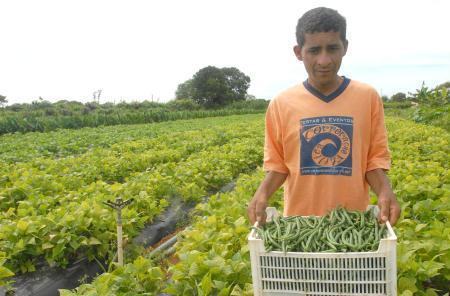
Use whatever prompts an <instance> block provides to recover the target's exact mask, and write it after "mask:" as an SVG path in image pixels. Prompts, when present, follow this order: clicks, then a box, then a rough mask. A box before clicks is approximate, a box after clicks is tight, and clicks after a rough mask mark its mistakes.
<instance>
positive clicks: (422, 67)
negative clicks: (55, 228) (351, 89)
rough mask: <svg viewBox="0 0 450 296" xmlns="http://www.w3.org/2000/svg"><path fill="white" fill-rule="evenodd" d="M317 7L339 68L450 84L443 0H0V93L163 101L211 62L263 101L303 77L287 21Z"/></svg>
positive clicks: (449, 6) (405, 83)
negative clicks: (330, 21)
mask: <svg viewBox="0 0 450 296" xmlns="http://www.w3.org/2000/svg"><path fill="white" fill-rule="evenodd" d="M317 6H327V7H331V8H334V9H337V10H338V11H339V12H340V13H341V14H342V15H343V16H344V17H345V18H346V19H347V38H348V40H349V49H348V52H347V55H346V56H345V57H344V60H343V64H342V67H341V70H340V74H341V75H345V76H347V77H349V78H352V79H356V80H360V81H364V82H367V83H369V84H371V85H373V86H374V87H375V88H376V89H377V90H378V91H379V92H380V93H381V94H385V95H392V94H393V93H395V92H398V91H403V92H408V91H411V92H412V91H414V90H415V89H416V88H419V87H420V85H421V83H422V81H425V83H426V84H427V85H428V86H435V85H437V84H439V83H442V82H445V81H448V80H450V38H449V32H450V25H449V20H448V18H449V11H450V1H444V0H442V1H437V0H429V1H392V0H388V1H385V0H377V1H306V0H296V1H261V0H260V1H256V0H255V1H253V0H252V1H248V0H247V1H245V0H227V1H212V0H210V1H193V0H190V1H189V0H187V1H181V0H180V1H170V0H165V1H162V0H161V1H150V0H148V1H132V0H129V1H111V0H109V1H96V0H88V1H84V0H83V1H80V0H78V1H64V0H58V1H50V0H39V1H20V0H15V1H4V0H0V12H1V17H0V32H1V34H0V44H1V46H0V94H1V95H4V96H7V99H8V100H9V102H10V104H11V103H16V102H31V101H33V100H37V99H38V98H39V97H42V98H44V99H46V100H49V101H52V102H54V101H57V100H60V99H68V100H77V101H82V102H87V101H91V100H92V97H93V95H92V93H93V92H94V91H95V90H98V89H102V90H103V93H102V100H101V101H103V102H104V101H116V102H118V101H119V100H126V101H132V100H138V101H142V100H144V99H148V100H150V99H151V98H152V96H153V98H154V100H157V99H159V101H168V100H170V99H173V98H174V96H175V90H176V88H177V85H178V84H179V83H181V82H183V81H185V80H187V79H189V78H191V77H192V75H193V74H194V73H195V72H197V71H198V70H199V69H201V68H203V67H206V66H208V65H213V66H217V67H231V66H234V67H237V68H239V69H240V70H241V71H243V72H244V73H246V74H247V75H249V76H250V78H251V87H250V89H249V91H248V92H249V93H250V94H253V95H255V96H256V97H258V98H266V99H270V98H272V97H273V96H275V95H276V94H277V93H279V92H280V91H282V90H283V89H285V88H287V87H289V86H291V85H294V84H296V83H299V82H301V81H303V80H305V79H306V77H307V76H306V72H305V70H304V68H303V64H302V63H301V62H299V61H298V60H296V58H295V56H294V54H293V51H292V47H293V46H294V45H295V26H296V23H297V20H298V18H299V17H300V16H301V15H302V14H303V13H304V12H306V11H307V10H309V9H311V8H314V7H317Z"/></svg>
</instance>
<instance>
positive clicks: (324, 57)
mask: <svg viewBox="0 0 450 296" xmlns="http://www.w3.org/2000/svg"><path fill="white" fill-rule="evenodd" d="M317 63H318V64H319V65H320V66H328V65H329V64H330V63H331V58H330V56H329V55H328V54H327V53H326V52H324V53H321V54H320V55H319V57H318V59H317Z"/></svg>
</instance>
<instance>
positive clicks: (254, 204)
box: [247, 171, 288, 225]
mask: <svg viewBox="0 0 450 296" xmlns="http://www.w3.org/2000/svg"><path fill="white" fill-rule="evenodd" d="M287 176H288V174H282V173H278V172H274V171H268V172H267V174H266V176H265V178H264V180H263V181H262V182H261V185H259V187H258V190H256V192H255V195H254V196H253V198H252V200H251V201H250V203H249V204H248V208H247V213H248V217H249V219H250V223H251V224H252V225H253V224H255V222H256V221H258V224H260V225H261V224H264V223H265V222H266V208H267V204H268V202H269V199H270V197H271V196H272V195H273V194H274V193H275V191H277V189H278V188H280V187H281V185H283V183H284V181H285V180H286V178H287Z"/></svg>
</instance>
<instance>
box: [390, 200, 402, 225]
mask: <svg viewBox="0 0 450 296" xmlns="http://www.w3.org/2000/svg"><path fill="white" fill-rule="evenodd" d="M400 214H401V209H400V205H399V204H398V203H391V211H390V215H391V216H390V217H389V223H391V225H392V226H394V225H395V224H396V223H397V221H398V218H400Z"/></svg>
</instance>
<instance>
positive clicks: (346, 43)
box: [344, 40, 348, 55]
mask: <svg viewBox="0 0 450 296" xmlns="http://www.w3.org/2000/svg"><path fill="white" fill-rule="evenodd" d="M347 49H348V40H345V42H344V55H345V54H346V53H347Z"/></svg>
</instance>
